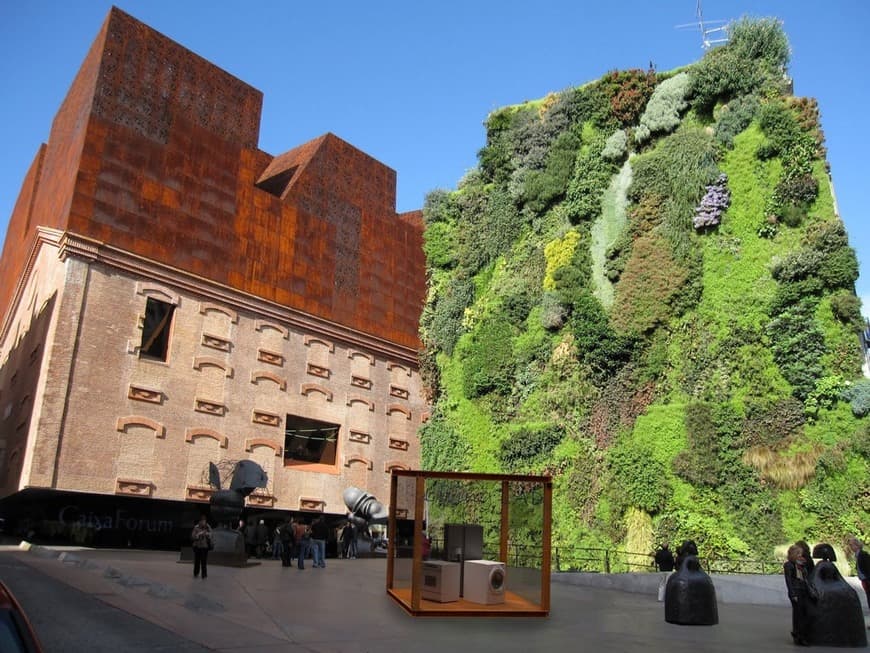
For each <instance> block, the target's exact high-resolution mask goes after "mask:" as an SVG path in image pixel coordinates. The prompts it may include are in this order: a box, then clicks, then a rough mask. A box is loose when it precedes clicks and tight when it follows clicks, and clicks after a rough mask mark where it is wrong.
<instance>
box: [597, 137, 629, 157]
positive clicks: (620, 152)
mask: <svg viewBox="0 0 870 653" xmlns="http://www.w3.org/2000/svg"><path fill="white" fill-rule="evenodd" d="M626 152H628V133H627V132H626V131H625V130H624V129H619V130H617V131H615V132H613V133H612V134H611V135H610V137H609V138H608V139H607V141H605V143H604V149H603V150H602V151H601V156H603V157H604V158H605V159H608V160H610V161H621V160H622V159H623V158H624V157H625V154H626Z"/></svg>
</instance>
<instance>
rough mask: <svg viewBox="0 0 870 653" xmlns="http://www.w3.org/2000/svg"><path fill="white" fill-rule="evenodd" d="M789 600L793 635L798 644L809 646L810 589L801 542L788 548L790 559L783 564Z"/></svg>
mask: <svg viewBox="0 0 870 653" xmlns="http://www.w3.org/2000/svg"><path fill="white" fill-rule="evenodd" d="M782 573H783V574H784V575H785V586H786V589H787V590H788V600H789V602H790V603H791V636H792V639H793V640H794V643H795V644H797V645H798V646H809V645H810V642H809V629H808V626H809V621H808V614H807V612H808V611H807V603H808V602H809V600H810V590H809V585H808V584H807V568H806V558H804V552H803V549H802V548H801V546H800V545H799V544H792V545H791V546H790V547H789V548H788V559H787V560H786V561H785V563H784V564H783V566H782Z"/></svg>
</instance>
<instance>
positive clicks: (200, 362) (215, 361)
mask: <svg viewBox="0 0 870 653" xmlns="http://www.w3.org/2000/svg"><path fill="white" fill-rule="evenodd" d="M208 366H211V367H219V368H220V369H222V370H223V371H224V376H225V377H227V378H228V379H229V378H231V377H232V376H233V368H232V366H230V365H227V364H226V363H225V362H224V361H222V360H221V359H220V358H215V357H214V356H197V357H196V358H194V359H193V369H195V370H201V369H202V368H203V367H208Z"/></svg>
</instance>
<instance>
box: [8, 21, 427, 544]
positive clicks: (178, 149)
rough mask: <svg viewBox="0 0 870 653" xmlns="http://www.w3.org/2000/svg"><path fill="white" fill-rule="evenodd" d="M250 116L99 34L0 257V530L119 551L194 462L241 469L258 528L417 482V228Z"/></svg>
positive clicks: (128, 41) (315, 150)
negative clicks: (100, 540)
mask: <svg viewBox="0 0 870 653" xmlns="http://www.w3.org/2000/svg"><path fill="white" fill-rule="evenodd" d="M261 103H262V95H261V93H260V92H259V91H257V90H256V89H253V88H251V87H250V86H248V85H246V84H244V83H243V82H241V81H239V80H238V79H236V78H234V77H232V76H231V75H229V74H228V73H226V72H224V71H222V70H220V69H219V68H217V67H216V66H214V65H213V64H211V63H209V62H207V61H205V60H204V59H202V58H200V57H198V56H197V55H195V54H193V53H191V52H190V51H188V50H186V49H184V48H183V47H181V46H180V45H178V44H176V43H174V42H173V41H171V40H170V39H168V38H166V37H165V36H163V35H161V34H159V33H157V32H155V31H154V30H152V29H150V28H149V27H147V26H145V25H143V24H141V23H139V22H138V21H136V20H135V19H133V18H131V17H130V16H128V15H127V14H125V13H123V12H121V11H119V10H118V9H112V10H111V12H110V13H109V15H108V17H107V19H106V22H105V23H104V25H103V27H102V29H101V31H100V33H99V35H98V37H97V39H96V41H95V42H94V44H93V46H92V48H91V50H90V52H89V53H88V55H87V57H86V58H85V61H84V63H83V65H82V67H81V69H80V71H79V73H78V75H77V76H76V78H75V80H74V81H73V84H72V87H71V88H70V91H69V93H68V95H67V97H66V99H65V100H64V102H63V104H62V105H61V107H60V109H59V111H58V113H57V116H56V117H55V120H54V122H53V125H52V129H51V133H50V136H49V141H48V143H47V144H45V145H43V146H42V147H41V148H40V149H39V152H38V153H37V156H36V158H35V160H34V162H33V164H32V165H31V168H30V170H29V172H28V174H27V176H26V178H25V181H24V183H23V185H22V189H21V193H20V196H19V199H18V201H17V203H16V205H15V208H14V211H13V215H12V217H11V220H10V223H9V227H8V232H7V235H6V240H5V244H4V247H3V253H2V258H0V320H2V322H0V329H2V330H0V364H2V367H0V496H2V497H4V499H3V501H2V509H3V510H6V511H7V512H9V511H12V512H14V511H15V507H16V506H20V505H27V506H28V508H27V509H28V510H31V511H33V510H34V507H35V506H46V505H51V506H53V507H52V508H51V509H45V510H43V513H44V514H42V513H41V514H42V517H41V520H42V522H44V523H42V524H41V526H40V528H43V529H46V528H48V529H51V528H55V529H57V530H58V531H59V532H60V531H63V532H65V533H66V532H68V531H69V530H70V528H72V529H73V530H75V529H76V528H80V529H84V530H85V531H89V529H91V526H92V525H93V524H97V525H98V529H97V530H99V525H100V524H102V525H103V530H105V531H108V530H109V528H108V527H109V526H111V527H112V528H113V529H114V530H116V531H117V530H118V528H120V526H119V524H121V523H126V524H128V525H129V526H130V527H131V528H132V527H133V526H135V525H136V524H139V525H140V526H141V527H142V528H145V526H147V525H148V524H151V526H154V528H157V526H156V525H155V524H156V523H157V522H155V521H154V520H153V519H152V518H151V517H149V516H148V515H150V514H151V513H150V512H149V511H150V508H148V506H149V505H158V503H159V505H160V506H161V508H160V511H161V512H163V513H164V514H166V513H173V514H175V513H177V514H179V515H184V517H183V518H179V519H180V520H181V521H184V522H185V523H184V524H183V525H182V526H183V528H186V527H187V525H188V524H187V522H186V520H187V519H188V518H189V517H190V515H192V514H195V513H196V512H197V511H198V510H201V509H202V508H203V505H202V504H203V503H207V502H208V498H209V496H210V494H211V492H212V491H213V490H214V489H215V488H214V487H213V486H210V485H209V481H208V467H209V463H211V462H213V463H216V464H218V465H219V467H220V468H221V469H222V470H228V469H229V468H230V466H231V463H232V461H234V460H239V459H244V458H249V459H252V460H255V461H256V462H258V463H259V464H260V465H261V466H262V467H263V468H264V470H265V471H266V472H267V474H268V476H269V485H268V487H267V488H265V489H263V490H259V491H257V492H255V494H253V495H251V496H250V497H249V498H248V506H249V508H251V509H252V510H253V509H256V510H275V511H281V513H282V514H287V513H291V512H300V511H301V512H324V513H329V514H342V513H344V511H345V508H344V505H343V503H342V500H341V493H342V491H343V490H344V488H346V487H347V486H349V485H356V486H359V487H363V488H365V489H367V490H369V491H370V492H372V493H373V494H375V495H376V496H378V497H387V496H388V488H389V472H390V470H391V469H392V468H393V467H401V468H416V467H418V466H419V457H420V448H419V441H418V438H417V435H416V433H417V429H418V427H419V426H420V424H421V423H422V421H424V420H425V417H426V410H427V406H426V403H425V400H424V398H423V396H422V392H421V384H420V377H419V372H418V364H417V349H418V346H419V343H418V336H417V323H418V318H419V314H420V310H421V308H422V305H423V302H424V297H425V267H424V257H423V252H422V218H421V215H420V213H419V212H413V213H408V214H397V213H396V210H395V187H396V175H395V172H394V171H392V170H391V169H389V168H387V167H386V166H384V165H382V164H381V163H379V162H378V161H376V160H374V159H372V158H371V157H369V156H367V155H366V154H365V153H363V152H360V151H359V150H357V149H355V148H354V147H352V146H351V145H349V144H348V143H346V142H344V141H342V140H341V139H339V138H337V137H336V136H334V135H332V134H326V135H324V136H322V137H320V138H317V139H315V140H313V141H311V142H309V143H306V144H304V145H302V146H300V147H297V148H295V149H293V150H291V151H289V152H286V153H284V154H281V155H279V156H272V155H270V154H267V153H266V152H263V151H261V150H259V149H258V148H257V140H258V134H259V123H260V110H261ZM72 493H76V494H72ZM58 497H61V498H60V499H58ZM86 497H92V498H94V500H95V501H97V502H98V504H99V506H101V507H99V508H93V507H88V505H86V501H85V498H86ZM107 498H109V499H111V501H109V502H107ZM148 502H152V503H151V504H149V503H148ZM154 502H158V503H154ZM121 504H123V505H124V506H125V508H124V516H123V517H122V516H121V514H120V513H119V512H118V511H117V510H115V511H114V512H113V511H112V510H111V508H110V507H111V506H117V505H121ZM93 505H97V504H93ZM58 506H59V507H58ZM70 506H73V508H70ZM106 506H110V507H106ZM64 511H66V512H64ZM19 512H20V510H19ZM142 515H145V516H142ZM149 520H150V521H149ZM152 522H153V523H152ZM143 524H144V525H145V526H142V525H143ZM173 528H177V527H175V526H174V527H173ZM91 530H92V529H91ZM140 530H141V528H140ZM115 535H116V536H118V537H120V535H119V534H118V533H115ZM90 536H93V533H92V532H91V533H90ZM129 536H130V533H127V534H126V535H124V537H126V539H127V540H128V541H129V540H130V539H131V538H130V537H129ZM116 539H117V537H116ZM133 539H135V538H133Z"/></svg>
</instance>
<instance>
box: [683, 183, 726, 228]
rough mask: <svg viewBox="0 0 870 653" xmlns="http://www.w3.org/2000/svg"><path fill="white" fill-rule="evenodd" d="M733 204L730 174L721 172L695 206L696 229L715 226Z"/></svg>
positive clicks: (693, 221)
mask: <svg viewBox="0 0 870 653" xmlns="http://www.w3.org/2000/svg"><path fill="white" fill-rule="evenodd" d="M730 204H731V192H730V191H729V190H728V175H726V174H725V173H722V174H720V175H719V176H718V177H717V178H716V181H714V182H713V183H712V184H710V185H709V186H707V192H706V193H704V197H702V198H701V203H700V204H699V205H698V206H697V208H695V217H694V218H692V224H693V225H694V227H695V229H705V228H707V227H715V226H716V225H718V224H719V223H720V222H721V221H722V213H723V212H724V211H725V209H727V208H728V206H729V205H730Z"/></svg>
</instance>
